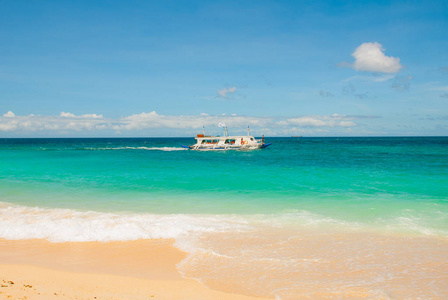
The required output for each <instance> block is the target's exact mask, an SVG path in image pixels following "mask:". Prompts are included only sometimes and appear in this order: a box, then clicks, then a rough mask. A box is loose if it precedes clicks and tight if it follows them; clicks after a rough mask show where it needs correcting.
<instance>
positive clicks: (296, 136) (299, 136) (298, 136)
mask: <svg viewBox="0 0 448 300" xmlns="http://www.w3.org/2000/svg"><path fill="white" fill-rule="evenodd" d="M291 137H294V138H301V137H302V136H301V135H292V136H291Z"/></svg>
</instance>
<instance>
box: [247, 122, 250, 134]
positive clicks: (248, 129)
mask: <svg viewBox="0 0 448 300" xmlns="http://www.w3.org/2000/svg"><path fill="white" fill-rule="evenodd" d="M247 136H250V128H249V125H248V126H247Z"/></svg>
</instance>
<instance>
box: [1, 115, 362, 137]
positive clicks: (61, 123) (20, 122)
mask: <svg viewBox="0 0 448 300" xmlns="http://www.w3.org/2000/svg"><path fill="white" fill-rule="evenodd" d="M11 115H12V113H11V114H9V113H7V114H4V115H3V116H0V132H8V133H9V134H19V135H20V134H22V135H23V134H27V133H28V134H29V133H33V135H38V134H37V133H38V132H42V133H45V134H46V135H50V136H67V135H70V132H78V134H82V135H83V134H87V132H90V133H89V134H88V135H90V136H91V135H101V132H103V133H104V134H110V135H120V136H126V135H133V134H139V133H147V132H148V130H155V131H160V130H162V132H178V133H179V132H180V133H182V132H183V133H185V134H190V133H191V132H194V130H197V129H200V128H202V126H205V127H207V128H209V129H210V130H211V131H212V132H213V130H216V132H217V131H218V124H219V123H220V122H223V123H226V124H227V125H228V126H229V129H230V130H231V131H232V132H235V133H236V132H244V131H245V129H246V128H247V126H248V125H249V126H250V127H251V128H253V129H254V130H255V132H257V133H261V130H262V131H263V133H264V134H272V135H279V134H280V135H282V134H283V133H287V132H299V131H303V133H306V134H308V135H312V134H313V133H314V134H319V133H326V132H331V130H333V129H331V128H336V127H338V128H340V130H348V129H349V128H351V127H355V126H357V125H358V124H356V123H355V122H353V120H354V119H360V118H362V116H345V115H338V114H334V115H327V116H300V117H296V118H264V117H252V116H241V115H236V114H230V115H229V114H227V115H226V114H221V115H208V114H205V113H202V114H199V115H188V116H185V115H180V116H176V115H161V114H158V113H156V112H155V111H152V112H142V113H140V114H134V115H130V116H125V117H121V118H117V119H111V118H104V117H103V116H102V115H98V114H85V115H80V116H76V115H74V114H72V113H69V112H62V113H60V114H59V115H56V116H39V115H28V116H14V117H11ZM167 130H168V131H167ZM291 130H292V131H291ZM153 132H154V131H153Z"/></svg>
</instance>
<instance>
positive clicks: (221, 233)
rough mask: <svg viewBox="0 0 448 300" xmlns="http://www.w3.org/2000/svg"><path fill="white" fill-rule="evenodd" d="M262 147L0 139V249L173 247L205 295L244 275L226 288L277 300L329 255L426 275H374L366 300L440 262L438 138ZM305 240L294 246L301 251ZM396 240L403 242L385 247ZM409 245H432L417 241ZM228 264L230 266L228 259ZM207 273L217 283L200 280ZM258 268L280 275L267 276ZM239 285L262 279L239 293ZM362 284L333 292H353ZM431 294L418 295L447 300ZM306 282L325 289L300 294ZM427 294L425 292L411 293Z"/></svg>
mask: <svg viewBox="0 0 448 300" xmlns="http://www.w3.org/2000/svg"><path fill="white" fill-rule="evenodd" d="M266 142H273V144H272V145H271V146H270V147H268V148H266V149H261V150H253V151H225V152H224V151H219V152H212V151H207V152H195V151H190V150H186V149H184V148H181V147H180V145H182V144H184V145H185V144H193V143H194V139H187V138H135V139H132V138H126V139H0V238H5V239H29V238H44V239H48V240H50V241H52V242H64V241H111V240H134V239H141V238H174V239H175V240H176V246H178V247H179V248H180V249H182V250H184V251H187V252H189V253H190V256H189V257H188V259H187V260H185V261H184V262H183V263H182V264H181V266H180V267H179V268H180V270H181V272H182V273H183V274H184V276H187V277H192V278H197V279H200V280H201V282H204V283H206V284H207V283H208V282H211V283H210V285H213V284H212V283H213V282H214V283H216V282H220V280H221V281H226V280H227V281H226V282H228V281H229V280H231V279H232V280H233V279H235V278H236V277H235V272H237V273H238V274H240V273H241V274H243V273H244V272H242V271H241V265H247V266H250V267H246V268H245V269H244V270H245V271H247V272H249V271H250V272H252V273H247V274H246V273H244V274H246V275H244V276H246V277H244V276H243V275H241V276H242V277H241V278H238V279H237V281H238V283H235V286H238V288H235V290H237V291H239V292H241V293H247V294H252V295H265V296H266V295H268V296H276V297H279V298H283V297H284V296H285V295H286V296H285V299H287V296H288V295H291V293H293V292H292V291H293V290H294V289H293V287H297V286H301V285H303V284H304V282H305V281H306V280H305V279H304V278H301V279H300V281H294V280H293V281H291V280H289V279H288V280H286V279H285V280H282V279H281V278H282V276H283V275H284V274H296V275H297V274H306V273H304V268H305V269H307V268H308V269H309V270H318V265H319V266H322V262H325V261H327V262H331V261H332V259H333V258H334V252H332V251H333V250H331V249H333V248H334V247H337V248H340V245H341V244H343V245H344V247H346V249H345V250H344V254H343V257H338V259H340V260H341V261H344V262H346V263H347V270H350V272H352V271H353V270H352V268H353V265H354V264H353V262H352V260H353V257H359V253H367V254H366V257H367V256H368V257H377V258H378V261H377V262H376V263H375V264H374V265H373V264H372V265H369V264H368V263H366V262H365V261H362V262H361V261H360V262H359V263H358V264H357V265H356V268H357V270H358V271H359V272H367V271H366V270H367V269H368V268H370V269H372V268H375V267H377V266H382V264H383V262H384V261H385V260H386V259H385V258H384V257H382V256H381V255H379V256H378V255H377V253H378V252H379V251H380V250H379V249H384V247H386V246H385V245H388V246H387V247H389V248H390V249H389V248H388V250H387V251H386V252H387V253H397V257H401V255H402V251H403V249H405V250H406V251H407V249H411V248H412V251H414V252H410V253H408V254H409V256H410V257H411V258H416V259H417V258H418V259H417V260H418V261H419V263H421V264H424V263H427V264H428V265H427V266H428V267H425V269H424V270H425V271H422V270H420V269H416V270H410V269H407V268H408V267H409V264H408V263H405V264H403V265H400V266H399V267H395V269H391V268H392V267H391V268H388V267H384V269H379V270H378V271H377V272H378V274H377V279H376V281H375V280H374V281H373V282H376V284H378V285H379V286H380V287H381V288H379V287H377V286H375V287H373V286H372V287H371V289H370V290H369V291H370V292H369V293H370V294H369V295H370V296H372V295H373V296H372V297H375V295H377V294H375V293H377V292H378V289H380V290H381V293H380V294H378V295H380V296H384V295H385V294H384V293H386V294H387V291H383V290H382V289H387V288H385V287H389V288H390V289H395V288H396V287H392V286H389V285H388V283H387V282H388V281H387V280H389V279H390V278H402V277H403V274H404V273H409V274H411V273H412V274H417V273H418V274H421V276H420V275H419V276H420V277H418V278H414V279H412V280H411V279H409V280H411V281H409V282H405V283H404V286H406V285H415V286H419V282H423V281H422V278H427V277H428V276H432V273H427V272H429V271H427V270H431V268H432V267H431V266H434V265H435V262H437V263H436V264H438V263H442V264H443V263H444V262H443V259H444V258H443V257H441V256H440V253H446V251H447V250H448V248H446V247H447V246H448V244H447V243H446V238H447V237H448V137H421V138H420V137H388V138H267V139H266ZM330 233H331V234H330ZM372 234H373V235H372ZM377 234H379V235H378V236H386V237H391V239H390V240H387V241H385V240H383V238H380V237H378V236H377ZM297 237H300V239H299V240H298V239H297ZM304 237H306V239H308V243H307V244H306V245H304V244H303V242H300V241H301V239H302V238H304ZM336 237H338V238H336ZM403 237H407V238H408V239H409V238H410V239H412V241H415V244H413V245H412V246H409V245H407V244H406V243H408V242H409V240H400V241H402V242H400V243H398V244H396V243H395V242H393V241H395V240H399V239H401V238H403ZM421 238H425V239H426V238H430V239H431V240H430V241H429V240H428V241H426V240H425V241H426V242H424V243H422V242H421V241H419V242H417V239H421ZM434 239H435V240H434ZM438 239H442V240H443V241H444V242H443V243H441V242H440V240H438ZM223 241H225V243H224V242H223ZM329 241H332V242H331V243H330V242H329ZM360 241H363V242H362V243H361V242H360ZM373 241H375V242H373ZM328 243H330V244H328ZM229 245H233V246H229ZM309 245H321V246H316V247H317V248H316V249H329V250H328V251H327V250H326V251H323V252H319V251H317V250H316V249H315V248H313V249H311V250H309V253H308V252H307V254H306V253H305V254H303V253H302V254H303V255H305V256H306V255H308V256H310V257H311V256H312V258H310V259H308V258H307V259H306V260H304V262H303V263H304V264H306V265H303V264H301V263H297V262H298V261H299V262H302V258H303V257H298V253H301V252H300V251H299V250H303V251H304V249H306V247H308V246H309ZM323 245H325V246H323ZM379 245H381V247H380V246H379ZM305 246H306V247H305ZM379 247H380V248H379ZM444 247H445V248H444ZM235 251H237V252H238V253H236V252H235ZM381 251H385V250H381ZM316 253H319V254H316ZM422 253H423V254H422ZM313 255H314V256H313ZM316 255H317V256H316ZM341 255H342V254H341ZM387 255H389V254H387ZM391 255H392V254H391ZM229 257H233V258H234V259H235V260H232V261H237V262H238V264H235V263H230V262H229V261H226V259H227V258H229ZM422 257H424V259H422ZM383 259H384V260H383ZM408 259H409V258H408ZM268 262H269V263H268ZM291 262H294V264H291ZM311 262H315V263H316V266H315V267H314V269H313V268H309V264H311ZM384 265H388V263H387V264H386V263H385V264H384ZM217 266H220V267H219V270H220V271H219V272H218V271H216V272H209V271H207V270H210V268H211V269H216V268H218V267H217ZM198 268H199V269H198ZM207 268H208V269H207ZM328 268H330V264H329V265H328ZM248 270H249V271H248ZM266 270H269V274H278V275H272V276H271V277H269V276H267V275H266V272H267V271H266ZM325 270H326V269H325ZM327 271H328V270H327ZM294 272H295V273H294ZM310 272H311V271H310ZM328 272H329V273H331V272H335V271H334V270H332V269H331V270H330V269H329V271H328ZM425 272H426V273H425ZM223 274H224V275H223ZM226 274H227V275H226ZM254 274H255V275H254ZM310 274H311V273H310ZM319 274H320V273H319ZM348 274H351V273H348ZM391 274H395V275H391ZM296 275H294V276H296ZM315 275H316V274H314V275H313V274H311V275H309V276H308V277H307V278H316V276H315ZM276 276H277V277H276ZM297 276H298V275H297ZM313 276H314V277H313ZM394 276H396V277H394ZM400 276H401V277H400ZM248 277H256V278H260V279H259V280H258V281H255V282H253V281H251V282H247V281H245V279H244V278H248ZM349 277H350V276H348V277H347V278H349ZM263 278H264V279H263ZM371 279H372V278H370V277H369V278H367V279H365V280H366V281H363V282H358V281H357V279H356V280H355V279H350V280H349V279H347V282H346V283H345V284H346V285H347V286H351V287H352V286H357V285H361V286H365V285H366V283H365V282H367V281H368V282H370V281H371ZM235 280H236V279H235ZM273 282H275V283H276V284H275V285H272V283H273ZM442 283H443V282H442V281H441V284H440V288H435V289H434V290H435V291H436V292H435V294H430V296H436V297H437V296H441V295H442V296H445V295H447V294H448V291H446V288H445V287H444V286H445V285H444V284H442ZM316 284H323V285H324V286H327V285H329V284H330V283H328V282H323V283H322V281H319V282H317V281H316V282H310V283H309V285H310V286H316ZM335 284H336V283H335ZM239 285H241V286H239ZM330 285H331V284H330ZM337 285H338V286H339V287H334V289H335V290H337V289H338V288H340V286H341V283H338V284H337ZM227 286H229V285H227ZM435 286H436V287H437V284H436V285H435ZM279 291H281V292H279ZM285 291H286V292H285ZM285 293H286V294H285ZM288 293H289V294H288ZM445 293H446V294H445ZM334 295H336V296H337V295H339V296H340V295H341V294H337V293H336V294H334ZM428 295H429V294H428V293H427V291H424V284H422V288H421V290H418V291H417V292H416V293H415V294H413V296H415V297H426V296H428Z"/></svg>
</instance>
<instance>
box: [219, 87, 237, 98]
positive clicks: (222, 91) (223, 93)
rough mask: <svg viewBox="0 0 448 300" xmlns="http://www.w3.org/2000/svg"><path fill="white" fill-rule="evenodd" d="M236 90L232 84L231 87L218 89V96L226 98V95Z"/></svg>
mask: <svg viewBox="0 0 448 300" xmlns="http://www.w3.org/2000/svg"><path fill="white" fill-rule="evenodd" d="M235 92H236V86H232V87H231V88H223V89H220V90H218V97H221V98H227V96H228V95H230V94H233V93H235Z"/></svg>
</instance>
